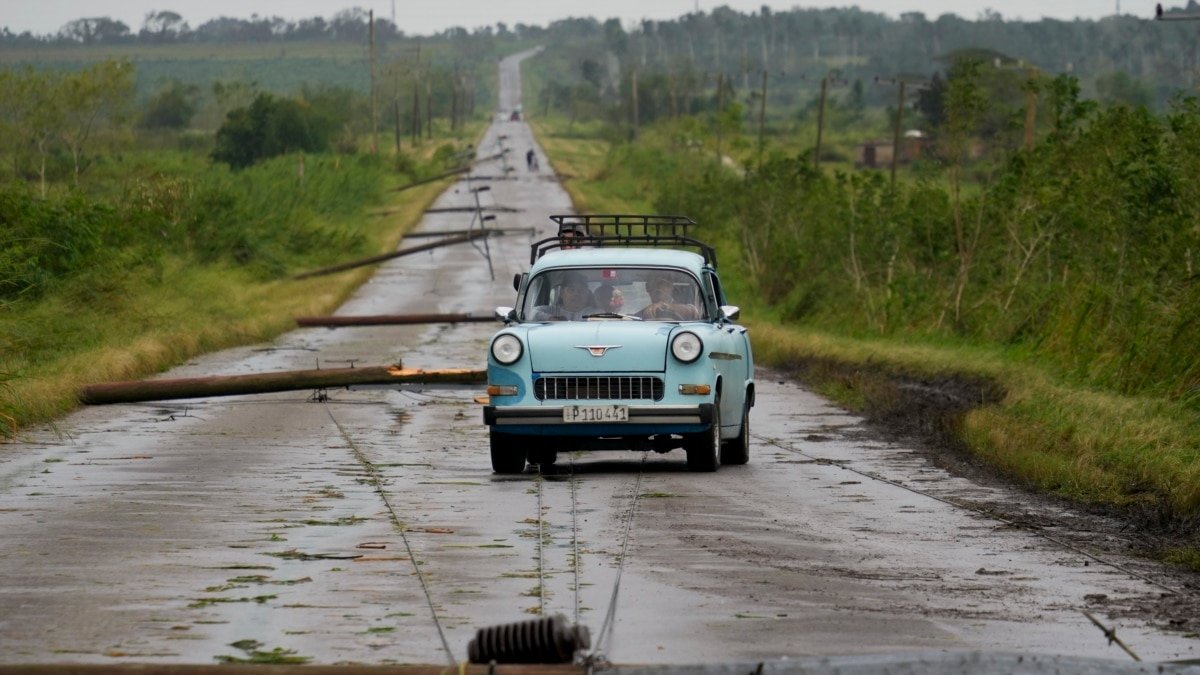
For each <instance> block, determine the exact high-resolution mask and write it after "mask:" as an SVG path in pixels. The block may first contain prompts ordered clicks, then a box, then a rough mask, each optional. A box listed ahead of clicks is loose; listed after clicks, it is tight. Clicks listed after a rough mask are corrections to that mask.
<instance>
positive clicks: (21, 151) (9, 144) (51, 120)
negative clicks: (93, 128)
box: [0, 66, 64, 196]
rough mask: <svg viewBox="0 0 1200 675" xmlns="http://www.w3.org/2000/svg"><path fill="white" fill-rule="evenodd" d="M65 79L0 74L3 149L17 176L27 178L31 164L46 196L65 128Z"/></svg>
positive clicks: (11, 72)
mask: <svg viewBox="0 0 1200 675" xmlns="http://www.w3.org/2000/svg"><path fill="white" fill-rule="evenodd" d="M61 91H62V76H61V75H60V74H58V73H55V72H46V71H38V70H34V69H33V68H32V67H29V66H26V67H25V68H24V69H23V70H7V69H5V70H0V132H2V133H0V144H2V145H0V149H2V150H3V151H4V153H5V154H7V155H8V156H9V158H10V161H11V162H12V165H13V171H14V172H15V173H16V174H17V175H23V174H26V170H27V167H28V163H29V161H30V160H31V158H32V160H33V161H34V162H35V163H36V167H35V169H34V170H35V172H36V174H37V176H38V179H39V183H40V185H41V193H42V196H45V195H46V165H47V160H48V158H49V156H50V153H51V150H52V148H53V142H54V137H55V135H56V134H57V133H58V131H59V130H60V129H61V128H62V124H63V118H64V113H63V105H62V96H61Z"/></svg>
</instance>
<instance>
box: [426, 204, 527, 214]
mask: <svg viewBox="0 0 1200 675" xmlns="http://www.w3.org/2000/svg"><path fill="white" fill-rule="evenodd" d="M524 210H525V209H516V208H513V207H511V206H483V207H480V208H479V209H476V208H475V207H474V206H444V207H440V208H436V209H425V213H472V212H474V211H495V212H496V213H520V212H522V211H524Z"/></svg>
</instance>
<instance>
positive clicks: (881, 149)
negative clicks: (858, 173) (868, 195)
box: [854, 129, 930, 169]
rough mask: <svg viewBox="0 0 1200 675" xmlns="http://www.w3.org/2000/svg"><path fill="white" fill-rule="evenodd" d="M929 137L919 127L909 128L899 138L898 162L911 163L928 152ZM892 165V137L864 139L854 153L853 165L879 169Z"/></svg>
mask: <svg viewBox="0 0 1200 675" xmlns="http://www.w3.org/2000/svg"><path fill="white" fill-rule="evenodd" d="M929 144H930V138H929V137H928V136H926V135H925V132H923V131H921V130H920V129H909V130H908V131H906V132H904V138H902V139H900V158H899V161H898V163H899V164H911V163H912V162H915V161H916V160H918V159H920V158H921V157H923V156H925V155H926V154H928V151H929ZM891 165H892V139H890V138H889V139H884V140H872V141H866V142H865V143H862V144H860V145H859V146H858V149H857V151H856V152H855V154H854V166H856V167H858V168H860V169H862V168H868V169H879V168H886V167H889V166H891Z"/></svg>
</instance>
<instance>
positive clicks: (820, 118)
mask: <svg viewBox="0 0 1200 675" xmlns="http://www.w3.org/2000/svg"><path fill="white" fill-rule="evenodd" d="M828 88H829V75H826V76H825V77H822V78H821V104H820V107H819V108H818V109H817V148H816V150H815V151H814V152H813V167H815V168H818V169H819V168H821V135H822V134H823V133H824V131H825V93H826V90H828Z"/></svg>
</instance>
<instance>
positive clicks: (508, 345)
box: [492, 333, 524, 366]
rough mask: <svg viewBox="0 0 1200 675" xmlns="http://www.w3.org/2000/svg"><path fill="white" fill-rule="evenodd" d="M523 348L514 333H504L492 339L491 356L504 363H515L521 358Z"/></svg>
mask: <svg viewBox="0 0 1200 675" xmlns="http://www.w3.org/2000/svg"><path fill="white" fill-rule="evenodd" d="M523 350H524V348H523V347H522V346H521V341H520V340H518V339H517V336H515V335H509V334H508V333H505V334H504V335H501V336H500V337H498V338H496V339H495V340H492V356H494V357H495V358H496V360H497V361H499V362H500V363H503V364H504V365H506V366H507V365H509V364H512V363H516V361H517V359H519V358H521V352H522V351H523Z"/></svg>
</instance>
